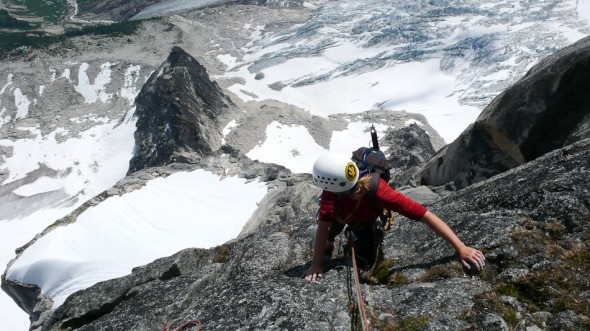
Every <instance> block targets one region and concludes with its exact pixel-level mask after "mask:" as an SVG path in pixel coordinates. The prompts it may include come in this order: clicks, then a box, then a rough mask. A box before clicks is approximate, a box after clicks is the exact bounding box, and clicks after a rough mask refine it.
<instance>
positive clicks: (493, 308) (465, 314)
mask: <svg viewBox="0 0 590 331" xmlns="http://www.w3.org/2000/svg"><path fill="white" fill-rule="evenodd" d="M483 312H494V313H495V314H496V315H498V316H500V317H501V318H502V319H503V320H504V321H505V322H506V323H507V324H508V325H509V326H510V329H511V330H514V329H515V328H516V325H517V324H518V323H519V318H518V312H517V311H516V310H515V309H514V308H512V307H510V306H508V305H507V304H505V303H503V302H502V301H500V295H499V294H497V293H495V292H486V293H482V294H479V295H477V296H475V306H474V307H473V308H472V309H469V310H463V311H462V312H461V314H460V315H459V319H462V320H464V321H466V322H467V323H469V324H471V325H475V317H476V316H477V315H478V314H481V313H483Z"/></svg>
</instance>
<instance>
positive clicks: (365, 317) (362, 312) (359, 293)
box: [351, 245, 369, 331]
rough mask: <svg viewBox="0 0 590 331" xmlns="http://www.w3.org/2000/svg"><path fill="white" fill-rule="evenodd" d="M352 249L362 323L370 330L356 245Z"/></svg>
mask: <svg viewBox="0 0 590 331" xmlns="http://www.w3.org/2000/svg"><path fill="white" fill-rule="evenodd" d="M351 251H352V268H353V269H354V280H355V282H356V293H357V299H358V301H359V303H358V306H359V307H360V310H361V318H362V324H363V328H364V330H366V331H369V320H368V319H367V312H366V310H365V303H364V302H363V295H362V293H361V283H360V281H359V270H358V268H357V266H356V256H355V254H354V245H352V247H351Z"/></svg>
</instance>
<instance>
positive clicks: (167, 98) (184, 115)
mask: <svg viewBox="0 0 590 331" xmlns="http://www.w3.org/2000/svg"><path fill="white" fill-rule="evenodd" d="M135 102H136V105H137V109H136V111H135V116H136V117H137V131H136V132H135V152H134V155H133V158H132V159H131V161H130V162H129V172H128V174H131V173H134V172H136V171H138V170H141V169H143V168H146V167H153V166H162V165H165V164H168V163H171V162H176V161H182V160H188V159H191V158H192V157H194V156H203V155H206V154H208V153H211V152H214V151H216V150H218V149H219V148H220V147H221V141H222V138H223V135H222V132H221V131H222V124H221V122H222V121H220V119H221V118H224V116H227V115H230V114H231V113H233V112H234V111H236V110H237V106H236V105H235V104H234V103H233V102H232V101H231V100H230V98H229V97H228V96H227V95H225V94H224V93H223V92H222V90H221V88H220V87H219V86H218V85H217V83H215V82H212V81H211V79H210V78H209V75H208V74H207V71H206V70H205V68H204V67H203V66H202V65H201V64H200V63H199V62H198V61H197V60H196V59H195V58H193V57H192V56H191V55H189V54H188V53H187V52H185V51H184V50H183V49H182V48H180V47H177V46H175V47H173V48H172V51H171V53H170V55H169V56H168V59H166V61H165V62H164V63H162V65H161V66H160V67H159V68H158V69H157V70H156V71H155V72H154V73H153V74H152V75H151V76H150V78H149V79H148V81H147V82H146V84H145V85H144V86H143V88H142V89H141V91H140V93H139V95H138V96H137V98H136V100H135Z"/></svg>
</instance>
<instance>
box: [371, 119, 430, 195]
mask: <svg viewBox="0 0 590 331" xmlns="http://www.w3.org/2000/svg"><path fill="white" fill-rule="evenodd" d="M381 140H382V143H381V144H382V145H383V146H387V147H388V149H387V154H388V155H389V162H390V164H391V168H392V169H393V171H394V172H395V173H394V174H392V181H391V185H393V186H394V187H401V186H404V185H408V184H409V183H410V182H411V176H412V175H413V173H414V172H416V171H417V170H418V169H419V168H420V166H422V165H423V164H424V163H425V162H426V161H428V160H429V159H430V158H431V157H432V156H433V155H434V154H435V152H436V151H435V150H434V147H433V146H432V142H431V141H430V138H429V136H428V133H427V132H426V131H424V130H423V129H422V128H420V127H419V126H418V125H416V124H411V125H409V126H406V127H402V128H401V129H399V130H393V131H391V132H389V133H388V134H386V135H385V136H384V137H383V139H381Z"/></svg>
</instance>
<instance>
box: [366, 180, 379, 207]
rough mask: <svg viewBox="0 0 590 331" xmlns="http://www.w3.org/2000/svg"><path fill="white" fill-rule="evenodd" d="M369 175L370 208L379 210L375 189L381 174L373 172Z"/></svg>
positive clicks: (377, 187)
mask: <svg viewBox="0 0 590 331" xmlns="http://www.w3.org/2000/svg"><path fill="white" fill-rule="evenodd" d="M369 176H371V178H370V179H369V192H368V198H369V206H371V208H372V209H374V210H379V208H378V207H377V190H379V181H380V179H381V175H379V174H378V173H376V172H374V173H372V174H370V175H369Z"/></svg>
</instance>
